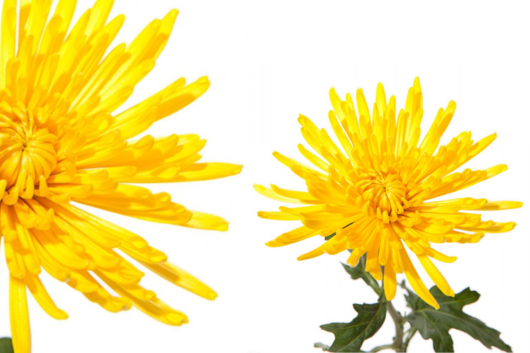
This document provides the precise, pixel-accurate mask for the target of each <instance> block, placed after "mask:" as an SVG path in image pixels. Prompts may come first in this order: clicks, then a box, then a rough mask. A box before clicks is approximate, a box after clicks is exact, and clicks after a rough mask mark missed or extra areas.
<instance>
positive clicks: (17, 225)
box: [0, 0, 241, 353]
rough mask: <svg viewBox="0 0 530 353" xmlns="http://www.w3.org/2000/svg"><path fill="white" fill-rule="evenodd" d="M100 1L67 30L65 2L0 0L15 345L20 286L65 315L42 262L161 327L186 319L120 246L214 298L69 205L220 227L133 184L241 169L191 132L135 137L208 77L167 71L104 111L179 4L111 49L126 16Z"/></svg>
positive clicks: (1, 173)
mask: <svg viewBox="0 0 530 353" xmlns="http://www.w3.org/2000/svg"><path fill="white" fill-rule="evenodd" d="M112 5H113V1H112V0H98V1H97V2H96V4H95V5H94V7H93V8H92V9H89V10H88V11H86V12H85V13H84V14H83V15H82V16H81V18H80V19H79V21H78V22H77V23H76V24H75V25H74V26H73V27H72V29H71V30H69V28H70V24H71V21H72V17H73V15H74V10H75V6H76V1H74V0H60V1H59V2H58V4H57V7H56V9H55V12H54V13H53V15H51V16H49V15H50V12H51V6H52V0H23V1H21V5H20V7H19V6H17V1H16V0H5V1H4V5H3V13H2V25H1V47H0V227H1V231H2V236H3V238H4V246H5V256H6V260H7V264H8V267H9V272H10V312H11V315H10V316H11V329H12V336H13V342H14V348H15V351H16V352H17V353H24V352H29V351H30V349H31V348H30V347H31V343H30V328H29V316H28V307H27V291H26V290H27V289H29V292H30V293H31V294H32V295H33V296H34V298H35V299H36V301H37V302H38V303H39V304H40V306H41V307H42V308H43V309H44V310H45V311H46V312H47V313H48V314H49V315H51V316H52V317H54V318H56V319H65V318H66V317H67V314H66V313H65V312H64V311H62V310H61V309H59V308H58V307H57V306H56V305H55V304H54V302H53V301H52V299H51V297H50V296H49V294H48V293H47V291H46V289H45V287H44V285H43V283H42V282H41V280H40V279H39V274H40V273H41V269H44V270H45V271H46V272H48V273H49V274H50V275H51V276H52V277H54V278H55V279H57V280H59V281H62V282H66V283H67V284H68V285H69V286H70V287H72V288H73V289H75V290H77V291H79V292H81V293H82V294H83V295H84V296H85V297H86V298H88V299H89V300H90V301H92V302H94V303H97V304H99V305H100V306H102V307H103V308H104V309H106V310H108V311H111V312H119V311H122V310H127V309H129V308H131V306H135V307H137V308H138V309H140V310H141V311H143V312H144V313H146V314H147V315H149V316H151V317H153V318H155V319H157V320H159V321H161V322H163V323H165V324H168V325H181V324H182V323H185V322H187V321H188V320H187V317H186V315H184V314H183V313H181V312H179V311H177V310H174V309H172V308H170V307H169V306H168V305H166V304H165V303H164V302H162V301H161V300H160V299H159V298H158V297H157V296H156V295H155V293H154V292H152V291H151V290H148V289H145V288H143V287H142V286H141V285H140V284H139V282H140V279H141V278H142V276H144V273H143V272H141V271H140V270H139V269H138V268H136V267H135V265H133V264H132V263H131V262H129V261H128V260H127V259H126V258H125V257H123V256H122V253H124V254H126V255H128V256H129V257H130V258H132V259H134V260H135V261H137V262H138V263H139V264H141V265H142V266H143V267H145V268H147V269H148V270H150V271H152V272H154V273H156V274H158V275H159V276H161V277H163V278H165V279H166V280H168V281H169V282H172V283H174V284H175V285H178V286H180V287H182V288H184V289H186V290H188V291H191V292H193V293H195V294H197V295H199V296H202V297H204V298H206V299H214V298H215V297H216V294H215V292H214V291H213V290H212V289H210V288H209V287H208V286H206V285H205V284H203V283H202V282H200V281H199V280H198V279H196V278H194V277H192V276H191V275H189V274H188V273H186V272H185V271H183V270H181V269H179V268H178V267H176V266H174V265H172V264H170V263H168V262H166V261H167V257H166V255H165V254H164V253H163V252H161V251H160V250H157V249H154V248H152V247H150V246H149V245H148V243H147V242H146V241H145V240H144V239H143V238H141V237H140V236H138V235H136V234H134V233H132V232H130V231H128V230H125V229H123V228H120V227H118V226H116V225H114V224H112V223H109V222H107V221H105V220H103V219H100V218H98V217H96V216H94V215H92V214H90V213H88V212H86V211H84V210H82V209H81V208H78V207H77V206H76V205H75V204H76V203H78V204H83V205H88V206H92V207H97V208H100V209H103V210H107V211H110V212H115V213H119V214H122V215H126V216H131V217H135V218H138V219H142V220H146V221H151V222H160V223H168V224H174V225H180V226H185V227H192V228H200V229H213V230H220V231H225V230H227V223H226V221H225V220H223V219H222V218H220V217H217V216H213V215H208V214H204V213H200V212H194V211H193V212H192V211H189V210H187V209H186V208H185V207H184V206H182V205H179V204H177V203H175V202H172V201H171V197H170V195H169V194H167V193H158V194H153V193H151V191H150V190H149V189H147V188H144V187H141V186H137V184H144V183H145V184H148V183H170V182H171V183H173V182H187V181H196V180H207V179H215V178H221V177H226V176H230V175H234V174H237V173H239V172H240V170H241V167H240V166H237V165H233V164H224V163H198V161H199V159H200V158H201V155H200V154H199V152H200V151H201V149H202V148H203V147H204V145H205V141H204V140H201V139H199V137H198V136H196V135H171V136H167V137H153V136H150V135H145V136H143V137H141V138H138V139H134V138H135V137H136V136H137V135H139V134H141V133H142V132H144V131H145V130H146V129H147V128H149V127H150V126H151V125H152V124H153V123H155V122H156V121H158V120H161V119H163V118H165V117H167V116H169V115H171V114H173V113H175V112H176V111H178V110H180V109H181V108H183V107H185V106H186V105H188V104H189V103H191V102H193V101H194V100H195V99H196V98H198V97H199V96H201V95H202V94H203V93H204V92H205V91H206V90H207V89H208V87H209V81H208V79H207V78H201V79H199V80H198V81H196V82H194V83H192V84H189V85H186V83H185V80H184V79H179V80H177V81H175V82H174V83H172V84H171V85H169V86H168V87H166V88H164V89H162V90H161V91H160V92H158V93H156V94H155V95H153V96H152V97H150V98H148V99H146V100H144V101H143V102H141V103H139V104H137V105H135V106H133V107H132V108H130V109H126V110H124V111H123V112H121V113H119V114H115V113H114V112H115V111H116V110H117V109H118V108H119V107H121V106H122V105H123V104H124V103H125V102H126V101H127V99H128V98H129V96H130V95H131V94H132V92H133V90H134V87H135V86H136V85H137V84H138V83H139V82H140V81H141V80H142V79H143V78H144V77H145V76H146V75H147V74H148V73H149V72H150V71H151V70H152V69H153V67H154V66H155V61H156V60H157V58H158V56H159V55H160V53H161V52H162V50H163V48H164V46H165V45H166V43H167V41H168V38H169V36H170V33H171V31H172V28H173V25H174V23H175V19H176V17H177V13H178V12H177V11H176V10H173V11H171V12H169V13H168V15H167V16H166V17H164V18H163V19H162V20H154V21H152V22H151V23H150V24H149V25H148V26H147V27H146V28H145V29H144V30H143V31H142V32H141V33H140V34H139V36H138V37H137V38H136V39H135V40H134V41H133V42H132V43H131V44H130V45H125V44H120V45H118V46H116V47H115V48H113V49H112V50H109V48H110V45H111V43H112V41H113V40H114V38H115V37H116V35H117V33H118V31H119V30H120V28H121V27H122V25H123V23H124V16H123V15H121V16H117V17H115V18H114V19H112V20H111V21H107V19H108V16H109V13H110V11H111V8H112ZM49 17H50V19H49V20H48V18H49ZM108 50H109V52H108V55H106V54H105V53H107V51H108ZM102 283H105V284H106V285H107V286H108V287H110V288H112V290H113V291H114V292H115V293H110V292H109V291H107V290H106V289H105V287H103V286H102Z"/></svg>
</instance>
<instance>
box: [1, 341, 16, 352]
mask: <svg viewBox="0 0 530 353" xmlns="http://www.w3.org/2000/svg"><path fill="white" fill-rule="evenodd" d="M14 352H15V351H14V349H13V342H12V341H11V338H9V337H4V338H0V353H14Z"/></svg>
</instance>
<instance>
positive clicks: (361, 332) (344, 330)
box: [320, 295, 386, 352]
mask: <svg viewBox="0 0 530 353" xmlns="http://www.w3.org/2000/svg"><path fill="white" fill-rule="evenodd" d="M353 308H354V309H355V311H356V312H357V316H356V317H355V319H353V321H351V322H349V323H332V324H327V325H322V326H320V328H321V329H323V330H324V331H328V332H331V333H333V334H334V335H335V341H334V342H333V344H332V345H331V347H329V348H328V349H327V350H328V351H329V352H359V351H360V349H361V346H362V345H363V342H364V341H365V340H367V339H369V338H370V337H372V336H373V335H375V333H376V332H377V331H379V329H380V328H381V326H383V323H384V322H385V317H386V299H385V297H384V295H382V296H380V297H379V301H378V302H377V303H375V304H362V305H361V304H353Z"/></svg>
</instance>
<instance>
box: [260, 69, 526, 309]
mask: <svg viewBox="0 0 530 353" xmlns="http://www.w3.org/2000/svg"><path fill="white" fill-rule="evenodd" d="M330 98H331V103H332V105H333V110H332V111H330V113H329V121H330V122H331V126H332V127H333V131H334V133H335V135H336V137H337V139H338V141H339V142H340V145H341V146H342V149H341V148H339V147H338V146H337V145H336V144H335V143H334V142H333V140H332V139H331V138H330V136H329V135H328V133H327V132H326V130H324V129H318V128H317V127H316V126H315V125H314V124H313V123H312V122H311V120H309V119H308V118H307V117H305V116H300V118H299V122H300V124H301V125H302V135H303V136H304V138H305V140H306V141H307V143H308V144H309V145H310V146H311V147H312V148H313V149H314V150H315V151H316V152H317V153H318V154H320V156H321V157H322V158H320V157H318V156H317V155H315V154H314V153H312V152H311V151H309V150H308V149H306V148H305V147H304V146H302V145H298V149H299V150H300V152H301V153H302V155H303V156H304V157H305V158H306V159H307V160H308V161H309V162H311V163H312V164H313V165H314V166H316V167H317V168H318V169H320V171H319V170H315V169H314V168H312V167H308V166H306V165H303V164H301V163H299V162H297V161H295V160H293V159H290V158H288V157H285V156H283V155H281V154H279V153H277V152H276V153H274V156H275V157H276V158H277V159H278V160H279V161H280V162H281V163H283V164H285V165H286V166H287V167H289V168H290V169H291V170H292V171H293V172H294V173H295V174H296V175H298V176H299V177H301V178H302V179H304V180H305V182H306V185H307V191H292V190H286V189H282V188H279V187H277V186H275V185H271V188H270V189H269V188H265V187H263V186H260V185H257V186H255V189H256V190H257V191H258V192H259V193H260V194H262V195H264V196H267V197H269V198H272V199H275V200H279V201H283V202H289V203H293V204H302V205H304V206H300V207H294V208H288V207H280V212H259V214H258V215H259V216H260V217H262V218H266V219H273V220H285V221H288V220H292V221H301V222H302V224H303V225H302V226H301V227H299V228H296V229H294V230H292V231H290V232H288V233H285V234H282V235H281V236H279V237H278V238H276V239H275V240H273V241H271V242H269V243H267V245H268V246H271V247H278V246H284V245H287V244H292V243H296V242H299V241H302V240H304V239H307V238H310V237H313V236H315V235H317V234H318V235H321V236H330V235H334V236H333V237H332V238H330V239H329V240H327V241H326V242H325V243H324V244H323V245H321V246H319V247H318V248H316V249H315V250H313V251H311V252H309V253H307V254H305V255H302V256H300V257H299V258H298V259H299V260H305V259H310V258H313V257H316V256H319V255H322V254H324V253H327V254H337V253H339V252H342V251H344V250H346V249H351V250H352V252H351V255H350V257H349V258H348V263H349V264H350V265H352V266H354V265H356V264H357V262H358V261H359V258H360V257H361V256H363V255H364V254H366V255H367V262H366V270H367V271H369V272H370V273H371V274H372V275H373V276H374V278H376V279H378V280H382V279H383V275H382V272H381V267H380V265H381V266H384V289H385V294H386V297H387V299H388V300H392V299H393V298H394V296H395V294H396V283H397V282H396V273H403V272H404V273H405V275H406V277H407V279H408V280H409V281H410V283H411V286H412V288H413V289H414V290H415V291H416V293H418V295H419V296H420V297H421V298H422V299H423V300H425V301H426V302H427V303H429V304H430V305H432V306H433V307H435V308H439V305H438V303H437V302H436V300H435V299H434V297H433V296H432V295H431V293H430V292H429V291H428V289H427V287H426V286H425V284H424V283H423V282H422V280H421V279H420V277H419V276H418V273H417V272H416V270H415V269H414V266H413V264H412V262H411V260H410V258H409V255H408V252H407V250H406V248H409V250H410V251H412V253H414V254H415V255H416V256H417V258H418V259H419V260H420V262H421V264H422V265H423V267H424V268H425V270H426V271H427V273H428V274H429V276H430V277H431V279H432V280H433V282H434V283H435V284H436V285H437V286H438V288H440V290H441V291H442V292H443V293H444V294H446V295H450V296H454V292H453V290H452V289H451V287H450V286H449V284H448V283H447V281H446V280H445V278H444V277H443V276H442V274H441V273H440V272H439V271H438V269H437V268H436V267H435V265H434V264H433V262H432V261H431V258H433V259H436V260H438V261H442V262H453V261H455V260H456V258H455V257H449V256H446V255H443V254H441V253H439V252H438V251H436V250H434V249H433V248H431V243H444V242H459V243H476V242H478V241H479V240H480V239H481V238H482V237H484V233H500V232H507V231H510V230H512V229H513V228H514V227H515V223H513V222H507V223H497V222H493V221H482V220H481V215H480V214H478V213H472V212H468V211H494V210H505V209H511V208H517V207H521V206H522V203H520V202H514V201H488V200H486V199H473V198H469V197H468V198H458V199H452V200H444V201H429V200H431V199H434V198H437V197H440V196H444V195H446V194H449V193H451V192H455V191H458V190H462V189H465V188H467V187H469V186H472V185H474V184H476V183H479V182H481V181H484V180H486V179H489V178H491V177H494V176H495V175H497V174H499V173H501V172H503V171H505V170H506V169H507V167H506V165H498V166H495V167H492V168H489V169H486V170H476V171H472V170H469V169H466V170H464V171H463V172H454V171H455V170H456V169H457V168H459V167H461V166H462V165H464V164H465V163H466V162H468V161H469V160H470V159H472V158H473V157H475V156H476V155H477V154H479V153H480V152H481V151H483V150H484V149H485V148H486V147H487V146H488V145H489V144H490V143H492V142H493V140H495V137H496V135H495V134H493V135H490V136H488V137H486V138H484V139H482V140H480V141H479V142H477V143H473V140H471V133H470V132H463V133H461V134H460V135H458V136H457V137H455V138H453V139H452V141H451V142H450V143H448V144H447V145H444V146H441V147H440V148H438V145H439V142H440V138H441V137H442V134H443V133H444V131H445V129H446V128H447V126H448V125H449V122H450V121H451V119H452V117H453V114H454V112H455V108H456V104H455V103H454V102H450V103H449V105H448V106H447V108H446V109H445V110H444V109H440V110H439V111H438V114H437V115H436V118H435V120H434V123H433V124H432V126H431V128H430V129H429V131H428V132H427V134H426V136H425V138H424V139H423V141H422V142H421V143H420V144H419V146H418V143H419V141H420V135H421V130H420V124H421V119H422V116H423V108H422V106H423V97H422V91H421V87H420V81H419V79H416V80H415V81H414V86H413V87H412V88H410V90H409V92H408V96H407V101H406V104H405V109H404V110H403V109H402V110H401V111H400V112H399V114H398V117H397V122H396V99H395V97H394V96H392V97H391V98H390V100H389V101H388V102H387V99H386V96H385V91H384V89H383V86H382V85H381V84H379V85H378V87H377V94H376V103H375V104H374V108H373V111H372V118H370V111H369V109H368V104H367V102H366V100H365V98H364V95H363V92H362V90H358V91H357V95H356V101H357V112H358V113H356V112H355V108H354V103H353V99H352V97H351V96H350V95H349V94H348V95H347V96H346V101H342V100H341V99H340V98H339V97H338V96H337V94H336V93H335V90H334V89H331V91H330Z"/></svg>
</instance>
